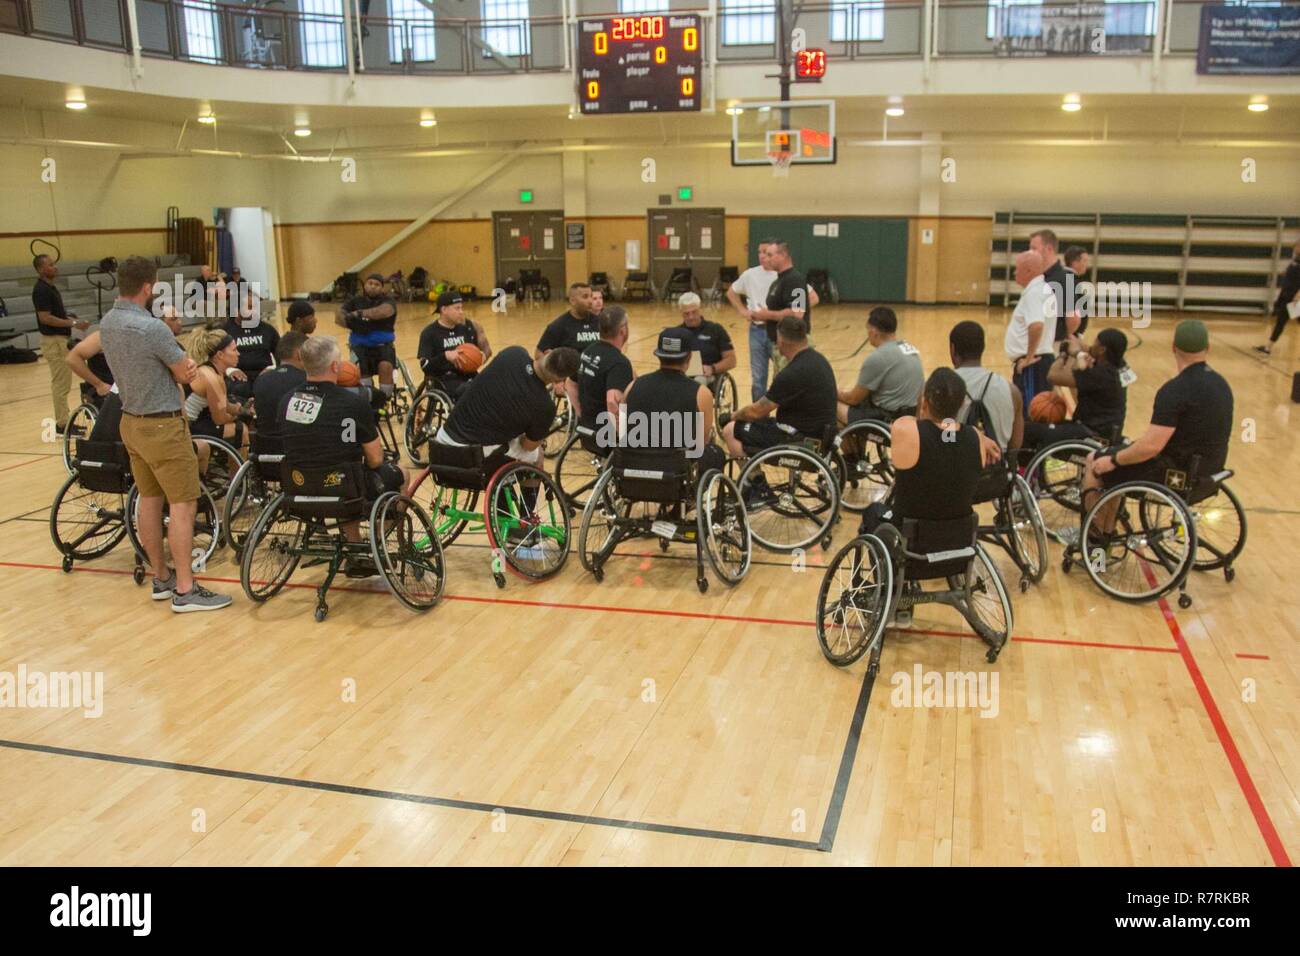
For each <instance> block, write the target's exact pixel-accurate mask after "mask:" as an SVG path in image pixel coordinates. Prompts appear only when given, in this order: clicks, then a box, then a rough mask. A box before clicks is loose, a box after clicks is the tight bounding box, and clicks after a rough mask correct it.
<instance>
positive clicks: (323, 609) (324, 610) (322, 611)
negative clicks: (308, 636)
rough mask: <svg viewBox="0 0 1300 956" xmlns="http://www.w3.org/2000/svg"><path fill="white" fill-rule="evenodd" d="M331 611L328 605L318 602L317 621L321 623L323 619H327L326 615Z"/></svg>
mask: <svg viewBox="0 0 1300 956" xmlns="http://www.w3.org/2000/svg"><path fill="white" fill-rule="evenodd" d="M329 612H330V609H329V608H328V607H327V606H326V605H324V604H318V605H317V606H316V623H317V624H319V623H320V622H321V621H323V620H325V615H326V614H328V613H329Z"/></svg>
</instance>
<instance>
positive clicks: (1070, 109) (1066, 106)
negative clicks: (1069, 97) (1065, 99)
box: [1061, 103, 1083, 113]
mask: <svg viewBox="0 0 1300 956" xmlns="http://www.w3.org/2000/svg"><path fill="white" fill-rule="evenodd" d="M1061 109H1063V110H1065V112H1067V113H1077V112H1079V110H1081V109H1083V105H1082V104H1080V103H1062V104H1061Z"/></svg>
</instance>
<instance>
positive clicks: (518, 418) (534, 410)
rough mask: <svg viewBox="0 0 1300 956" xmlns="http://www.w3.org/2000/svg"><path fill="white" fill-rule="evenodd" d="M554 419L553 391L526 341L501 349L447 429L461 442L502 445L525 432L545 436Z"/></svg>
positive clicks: (533, 436)
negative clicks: (537, 371)
mask: <svg viewBox="0 0 1300 956" xmlns="http://www.w3.org/2000/svg"><path fill="white" fill-rule="evenodd" d="M554 420H555V400H554V398H552V396H551V390H550V389H549V388H547V387H546V385H545V384H543V382H542V380H541V379H540V378H538V377H537V373H536V372H535V371H534V369H533V359H532V356H531V355H529V354H528V352H527V351H526V350H525V349H524V347H523V346H522V345H512V346H510V347H509V348H506V349H502V350H501V351H500V352H498V353H497V356H496V358H494V359H493V360H492V361H491V362H489V363H488V364H487V365H485V366H484V367H483V371H481V372H479V374H478V376H477V377H476V378H475V379H474V381H473V383H472V384H471V385H470V386H469V388H468V389H467V390H466V391H465V394H464V395H462V396H461V399H460V401H458V402H457V403H456V407H455V408H453V409H452V410H451V415H450V416H448V418H447V424H446V426H445V427H446V429H447V434H448V435H450V436H451V437H452V439H453V440H454V441H457V442H460V443H461V444H462V445H504V444H506V443H507V442H508V441H510V440H511V439H512V438H518V437H519V436H520V435H526V436H528V437H529V438H531V439H532V440H533V441H541V440H542V439H543V438H545V437H546V435H547V433H548V432H550V430H551V423H552V422H553V421H554Z"/></svg>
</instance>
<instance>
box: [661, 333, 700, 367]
mask: <svg viewBox="0 0 1300 956" xmlns="http://www.w3.org/2000/svg"><path fill="white" fill-rule="evenodd" d="M693 339H694V336H693V335H691V333H690V332H688V331H687V330H686V329H684V328H682V327H680V326H678V327H676V328H672V329H664V330H663V331H662V332H660V333H659V347H658V348H657V349H655V358H661V359H667V360H668V361H670V362H672V361H680V360H681V359H684V358H685V357H686V356H688V355H690V354H691V345H692V344H693Z"/></svg>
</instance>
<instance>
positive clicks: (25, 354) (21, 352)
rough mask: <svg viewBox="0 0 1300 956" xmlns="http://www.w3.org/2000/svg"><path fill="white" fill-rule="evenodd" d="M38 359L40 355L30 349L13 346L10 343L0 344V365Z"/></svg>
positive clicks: (24, 362)
mask: <svg viewBox="0 0 1300 956" xmlns="http://www.w3.org/2000/svg"><path fill="white" fill-rule="evenodd" d="M39 359H40V356H39V355H37V354H36V353H35V352H33V351H32V350H31V349H20V348H15V347H14V346H12V345H3V346H0V365H24V364H26V363H28V362H35V361H38V360H39Z"/></svg>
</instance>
